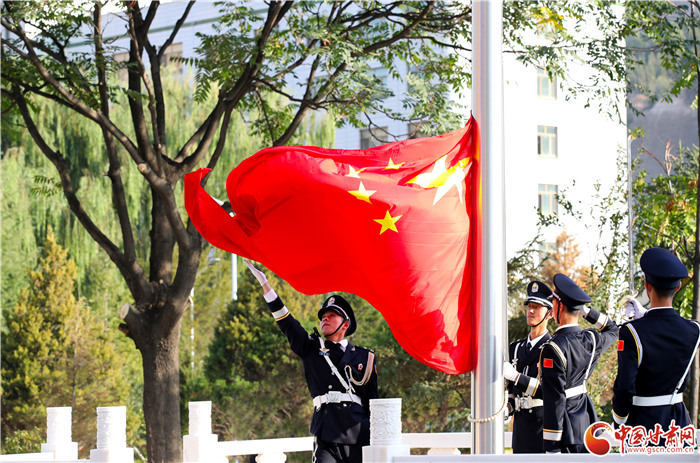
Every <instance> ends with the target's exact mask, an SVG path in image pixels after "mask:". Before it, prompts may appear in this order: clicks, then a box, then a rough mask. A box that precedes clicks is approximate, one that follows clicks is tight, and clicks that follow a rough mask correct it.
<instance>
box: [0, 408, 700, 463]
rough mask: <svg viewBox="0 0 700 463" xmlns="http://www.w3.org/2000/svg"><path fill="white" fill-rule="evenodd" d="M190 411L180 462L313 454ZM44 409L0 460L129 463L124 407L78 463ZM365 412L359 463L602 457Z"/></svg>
mask: <svg viewBox="0 0 700 463" xmlns="http://www.w3.org/2000/svg"><path fill="white" fill-rule="evenodd" d="M189 409H190V417H189V434H188V435H186V436H184V437H183V439H182V444H183V457H184V462H185V463H205V462H206V463H226V462H227V461H228V459H227V458H226V456H234V455H256V459H255V461H256V462H257V463H284V462H286V460H287V456H286V455H285V454H286V453H292V452H311V451H312V450H313V436H309V437H293V438H281V439H258V440H250V441H231V442H219V441H218V437H217V435H216V434H213V433H212V428H211V402H190V403H189ZM46 411H47V418H46V426H47V427H46V443H44V444H42V445H41V453H26V454H19V455H0V462H14V461H17V462H19V461H22V462H37V463H38V462H44V461H53V462H54V463H57V462H63V463H77V462H78V461H82V462H86V461H89V462H114V463H133V461H134V450H133V449H131V448H127V447H126V407H98V408H97V449H93V450H91V451H90V460H78V444H77V443H76V442H72V436H71V408H70V407H57V408H47V410H46ZM370 411H371V414H370V417H371V418H370V445H369V446H367V447H364V448H363V449H362V457H363V462H364V463H429V462H430V463H443V462H475V461H477V460H478V461H479V462H480V463H481V462H486V463H516V462H518V463H539V462H545V463H549V462H552V463H554V462H555V461H568V462H571V463H588V462H590V463H593V462H599V461H600V460H599V459H600V458H601V457H598V456H596V455H590V454H578V455H545V454H530V455H512V454H506V455H469V454H466V455H461V454H460V452H459V449H460V448H467V449H469V448H471V447H472V438H471V433H468V432H461V433H418V434H410V433H402V432H401V399H374V400H370ZM699 431H700V430H699ZM698 434H700V432H699V433H698ZM511 439H512V434H511V433H506V435H505V446H506V447H510V445H511ZM412 448H428V449H429V450H428V455H410V449H412ZM696 452H697V450H696ZM603 458H604V460H606V461H613V460H615V461H620V462H623V461H624V463H636V462H640V463H660V462H663V463H667V462H670V461H673V462H674V463H685V462H688V463H691V462H692V463H697V462H698V461H700V460H699V459H698V453H694V454H692V453H691V454H671V455H658V454H655V455H645V454H626V455H624V456H623V455H621V454H609V455H607V456H605V457H603ZM623 459H624V460H623Z"/></svg>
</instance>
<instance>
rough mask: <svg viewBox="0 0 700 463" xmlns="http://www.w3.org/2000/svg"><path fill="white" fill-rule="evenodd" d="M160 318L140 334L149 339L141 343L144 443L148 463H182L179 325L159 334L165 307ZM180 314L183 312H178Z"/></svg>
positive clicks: (161, 330)
mask: <svg viewBox="0 0 700 463" xmlns="http://www.w3.org/2000/svg"><path fill="white" fill-rule="evenodd" d="M156 310H157V311H158V313H159V315H161V316H156V317H154V319H152V320H150V324H151V327H149V328H150V329H149V328H146V329H145V330H143V331H144V332H145V333H148V335H150V336H149V338H148V339H145V340H143V341H144V344H143V345H144V347H145V348H141V349H140V350H141V357H142V359H143V413H144V418H145V421H146V437H147V439H146V442H147V449H148V461H149V463H174V462H181V461H182V436H181V435H180V372H179V364H180V362H179V355H178V345H179V342H180V323H175V326H174V327H173V328H172V329H170V330H167V331H168V332H166V333H162V332H163V331H164V330H163V329H160V328H161V326H158V325H163V324H166V323H167V322H165V321H164V320H162V319H161V318H167V317H162V316H163V315H164V314H165V313H167V312H168V311H173V308H170V310H167V308H166V307H163V308H161V309H156ZM177 312H180V313H181V312H182V311H177ZM147 323H148V322H147Z"/></svg>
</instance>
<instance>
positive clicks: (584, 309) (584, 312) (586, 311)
mask: <svg viewBox="0 0 700 463" xmlns="http://www.w3.org/2000/svg"><path fill="white" fill-rule="evenodd" d="M590 311H591V308H590V307H588V306H585V305H584V306H583V310H581V312H582V313H583V316H584V317H587V316H588V312H590Z"/></svg>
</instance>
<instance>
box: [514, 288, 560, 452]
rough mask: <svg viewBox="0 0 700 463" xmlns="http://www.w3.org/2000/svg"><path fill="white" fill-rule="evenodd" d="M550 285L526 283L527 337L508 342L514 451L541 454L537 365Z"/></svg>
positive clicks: (545, 335)
mask: <svg viewBox="0 0 700 463" xmlns="http://www.w3.org/2000/svg"><path fill="white" fill-rule="evenodd" d="M551 295H552V290H551V289H549V286H547V285H546V284H544V283H542V282H541V281H533V282H531V283H530V284H529V285H528V286H527V299H525V303H524V305H525V306H526V307H527V309H526V310H527V312H526V315H527V324H528V325H529V326H530V334H529V335H528V336H527V338H524V339H518V340H517V341H513V342H511V343H510V346H509V349H508V352H509V355H510V363H508V362H506V364H505V365H504V366H503V371H504V373H503V376H505V378H506V379H508V380H509V381H508V414H509V415H512V416H513V453H542V452H543V450H542V416H543V415H542V413H543V408H542V405H543V402H542V388H540V387H539V385H540V383H539V381H538V379H537V378H538V376H539V374H538V369H537V364H538V362H539V359H540V349H541V348H542V346H543V345H544V343H545V342H547V341H548V340H549V338H550V337H551V336H550V334H549V331H547V320H549V319H550V318H552V301H550V300H549V299H548V297H549V296H551Z"/></svg>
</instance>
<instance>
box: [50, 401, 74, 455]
mask: <svg viewBox="0 0 700 463" xmlns="http://www.w3.org/2000/svg"><path fill="white" fill-rule="evenodd" d="M72 415H73V409H72V408H71V407H48V408H47V409H46V443H45V444H41V453H53V458H54V460H77V459H78V443H77V442H71V441H72V440H73V437H72V432H71V429H72Z"/></svg>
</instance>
